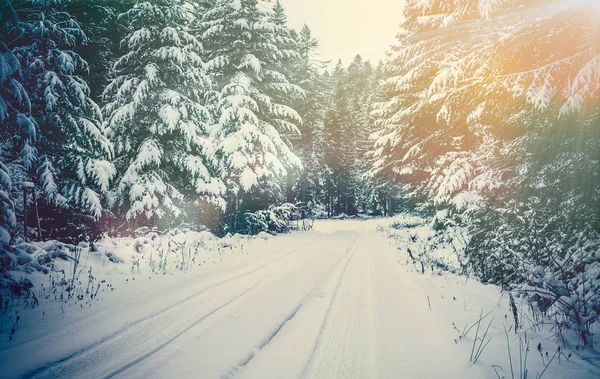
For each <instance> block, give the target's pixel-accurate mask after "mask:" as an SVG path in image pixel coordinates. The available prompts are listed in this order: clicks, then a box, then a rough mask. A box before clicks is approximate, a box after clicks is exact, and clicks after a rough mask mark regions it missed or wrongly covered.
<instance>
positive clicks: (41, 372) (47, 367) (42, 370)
mask: <svg viewBox="0 0 600 379" xmlns="http://www.w3.org/2000/svg"><path fill="white" fill-rule="evenodd" d="M320 238H321V237H317V238H315V239H313V240H311V241H310V242H308V243H306V244H303V245H301V246H299V247H296V248H294V249H292V250H290V251H288V252H286V253H284V254H281V255H279V256H277V257H275V258H272V259H270V260H268V261H267V262H265V263H263V264H261V265H259V266H257V267H255V268H253V269H251V270H249V271H246V272H244V273H242V274H238V275H235V276H233V277H231V278H228V279H226V280H222V281H219V282H217V283H214V284H212V285H209V286H208V287H205V288H203V289H201V290H199V291H198V292H196V293H194V294H192V295H190V296H188V297H186V298H184V299H182V300H180V301H178V302H176V303H175V304H172V305H171V306H169V307H167V308H163V309H162V310H160V311H158V312H155V313H153V314H150V315H148V316H146V317H143V318H141V319H139V320H137V321H134V322H132V323H129V324H126V325H125V326H123V327H122V328H120V329H118V330H117V331H115V332H113V333H111V334H109V335H108V336H105V337H104V338H102V339H100V340H99V341H96V342H94V343H93V344H91V345H88V346H87V347H85V348H83V349H81V350H78V351H76V352H74V353H72V354H69V355H67V356H66V357H64V358H61V359H58V360H54V361H52V362H49V363H46V364H44V365H43V366H41V367H38V368H37V369H34V370H31V371H29V372H26V373H25V374H23V375H22V377H26V378H34V377H44V376H45V374H46V373H48V372H49V371H52V370H55V369H56V368H58V367H60V366H65V365H68V364H69V362H71V361H74V360H76V359H79V358H81V357H83V356H86V355H87V354H89V353H90V352H92V351H96V350H98V349H100V348H101V347H102V346H106V345H108V344H110V343H111V342H112V341H114V340H116V339H117V338H119V337H122V336H123V335H125V334H127V332H128V330H132V329H134V328H136V327H139V326H141V325H142V324H144V323H147V322H149V321H151V320H153V319H155V318H158V317H160V316H162V315H164V314H165V313H166V312H169V311H172V310H173V309H174V308H178V307H181V306H183V305H185V304H187V303H189V302H190V301H192V300H194V299H196V298H198V297H200V296H201V295H203V294H205V293H206V292H208V291H211V290H214V289H216V288H219V287H222V286H224V285H226V284H228V283H231V282H235V281H237V280H240V279H243V278H245V277H248V276H250V275H252V274H254V273H256V272H258V271H259V270H262V269H264V268H266V267H268V266H270V265H272V264H274V263H276V262H277V261H280V260H282V259H284V258H286V257H288V256H289V255H291V254H293V253H295V252H298V251H300V250H302V249H304V248H306V247H308V246H310V245H312V244H314V243H315V242H316V241H318V240H319V239H320ZM262 281H264V278H263V279H262V280H261V282H262ZM257 285H258V284H257ZM257 285H256V286H257ZM256 286H253V287H252V288H254V287H256ZM247 292H249V291H246V293H247ZM232 302H233V301H230V302H229V303H228V304H226V305H224V306H223V307H225V306H227V305H229V304H231V303H232ZM223 307H220V308H223ZM217 311H218V310H215V311H214V312H212V313H211V314H213V313H215V312H217ZM207 317H208V316H207ZM198 323H199V322H198ZM198 323H196V324H195V325H197V324H198ZM187 330H189V328H188V329H187ZM187 330H186V331H187ZM181 334H183V333H181ZM181 334H180V335H181ZM180 335H179V336H180ZM173 340H174V339H173ZM171 342H172V341H171ZM166 345H168V343H167V344H164V346H162V347H161V348H164V347H165V346H166ZM159 350H160V349H156V351H159ZM156 351H155V352H156ZM155 352H154V353H155ZM148 356H149V355H148ZM146 358H147V356H146ZM136 360H137V359H136ZM140 361H141V360H137V362H136V363H139V362H140ZM128 367H131V365H130V366H128ZM112 375H116V374H112Z"/></svg>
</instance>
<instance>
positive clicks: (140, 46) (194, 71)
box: [104, 0, 224, 221]
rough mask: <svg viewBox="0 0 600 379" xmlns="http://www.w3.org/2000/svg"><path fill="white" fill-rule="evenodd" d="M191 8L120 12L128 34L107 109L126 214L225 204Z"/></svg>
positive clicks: (167, 213)
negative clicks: (191, 25) (197, 203)
mask: <svg viewBox="0 0 600 379" xmlns="http://www.w3.org/2000/svg"><path fill="white" fill-rule="evenodd" d="M191 9H193V8H191V7H190V4H189V3H187V2H185V1H179V0H161V1H153V2H140V3H137V4H136V5H135V6H134V7H133V8H132V9H131V10H128V11H127V12H125V13H123V14H121V15H120V16H119V21H120V22H122V23H123V24H125V25H127V26H128V27H129V33H128V34H127V36H126V37H125V38H124V39H123V41H122V47H123V49H124V50H125V53H124V55H123V56H121V57H120V58H119V60H118V61H117V62H116V63H115V66H114V72H115V78H114V80H112V82H111V83H110V84H109V85H108V86H107V88H106V90H105V92H104V96H105V98H106V99H107V100H108V101H109V102H108V104H107V105H106V107H105V109H104V112H105V114H106V116H107V125H108V128H109V136H110V138H111V140H112V141H113V143H114V145H115V152H116V156H117V158H116V161H115V164H116V166H117V169H118V183H117V189H116V200H117V203H118V204H119V205H121V206H123V207H124V208H123V211H124V213H125V215H126V217H127V219H133V218H138V217H140V216H143V217H145V218H147V219H149V220H152V221H156V220H158V219H174V218H177V217H179V216H182V215H183V216H185V215H186V214H188V215H189V214H190V213H192V212H191V211H194V210H195V209H196V208H195V205H194V202H195V201H197V199H198V198H200V199H202V200H205V201H208V202H212V203H214V204H216V205H217V206H220V207H223V206H224V204H223V200H222V197H221V196H222V193H223V192H224V188H223V184H222V182H221V181H220V180H219V179H218V178H217V175H218V161H217V159H216V153H215V149H214V147H213V144H212V135H211V130H212V128H211V122H210V114H209V113H210V112H209V109H208V108H207V107H206V106H205V99H206V97H207V94H208V93H209V91H210V86H211V83H210V79H209V77H208V76H207V75H206V72H205V64H204V62H203V60H202V58H201V55H200V54H201V52H202V46H201V44H200V41H199V40H198V39H197V38H196V37H195V36H193V35H192V34H190V32H189V29H188V27H189V23H190V21H191V18H192V13H190V10H191ZM192 214H193V213H192Z"/></svg>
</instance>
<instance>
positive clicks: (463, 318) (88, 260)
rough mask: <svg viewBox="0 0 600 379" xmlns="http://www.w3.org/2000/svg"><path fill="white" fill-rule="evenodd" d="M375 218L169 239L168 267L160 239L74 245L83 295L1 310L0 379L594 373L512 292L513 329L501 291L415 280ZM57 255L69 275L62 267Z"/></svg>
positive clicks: (589, 355)
mask: <svg viewBox="0 0 600 379" xmlns="http://www.w3.org/2000/svg"><path fill="white" fill-rule="evenodd" d="M382 223H384V224H389V223H391V220H369V221H356V220H347V221H317V223H316V224H315V230H314V231H311V232H298V233H292V234H290V235H285V236H278V237H267V236H265V235H263V236H260V237H258V238H246V237H241V236H234V237H230V238H228V239H225V240H216V239H213V238H211V237H209V236H207V235H198V234H195V235H188V236H187V237H186V236H177V237H175V238H174V241H177V242H178V244H177V245H176V244H175V242H171V247H172V248H173V249H176V248H177V249H179V250H178V251H179V253H176V252H173V253H171V258H169V259H170V261H168V262H166V263H165V264H164V265H163V261H164V256H165V254H164V251H163V254H162V257H161V258H160V259H159V257H157V254H158V253H157V252H158V251H161V248H160V246H166V245H168V241H167V242H166V241H158V242H157V241H156V239H154V240H153V239H151V238H150V239H138V240H131V239H124V240H122V241H116V240H106V241H103V242H102V243H101V244H99V246H97V249H96V250H97V251H96V252H95V253H92V252H88V250H87V249H85V250H84V251H82V258H81V261H82V262H83V263H82V265H81V266H83V267H79V268H78V269H77V271H76V274H77V273H81V274H77V275H78V277H79V281H81V290H80V292H78V296H79V297H74V298H71V299H67V300H65V298H64V294H57V293H54V292H52V291H50V290H47V289H44V287H42V286H41V285H42V284H43V283H44V282H46V288H47V287H48V285H49V283H48V280H49V277H50V275H43V274H42V273H36V274H35V275H39V276H38V277H36V278H34V279H35V280H34V282H36V283H38V284H37V285H36V287H35V288H34V292H35V291H37V292H35V293H37V294H38V295H37V298H38V299H39V302H40V305H39V306H38V307H35V308H33V309H23V307H20V306H16V305H15V306H13V307H12V308H11V309H9V310H7V311H6V313H5V314H4V315H2V316H3V317H4V321H2V322H4V323H10V322H14V320H16V317H17V312H18V317H19V321H18V326H19V328H18V331H16V332H15V333H14V334H13V337H12V340H9V336H8V334H6V333H3V334H0V377H7V378H11V377H20V376H29V377H47V378H50V377H52V378H55V377H60V378H69V377H72V378H82V377H90V378H96V377H112V376H115V377H123V378H142V377H144V378H145V377H150V378H155V377H156V378H163V377H202V378H230V377H240V378H293V377H306V378H497V377H505V378H513V377H515V378H522V377H524V375H523V372H524V371H525V369H526V370H528V374H527V377H529V378H534V377H535V378H537V377H538V376H539V375H540V374H542V373H543V376H542V377H543V378H563V377H573V378H575V377H577V378H595V377H598V376H599V375H600V368H598V367H600V359H599V357H598V354H597V353H596V352H595V351H593V350H589V349H588V350H583V349H577V348H572V349H569V348H567V347H562V349H561V352H560V354H559V353H557V352H558V346H557V345H556V343H555V342H554V340H553V339H551V338H550V339H549V336H551V335H552V331H551V330H550V328H549V327H544V326H539V325H538V326H533V324H536V323H534V322H533V321H532V320H529V319H528V317H529V316H528V315H529V313H528V310H527V307H526V305H525V304H521V303H520V302H519V299H517V303H518V304H517V306H518V309H519V317H520V319H521V321H520V322H521V323H522V324H523V326H522V327H521V328H519V329H518V333H515V332H514V320H513V314H512V312H511V309H510V307H509V299H508V296H507V295H503V294H501V293H500V291H499V289H498V288H497V287H494V286H485V285H482V284H481V283H478V282H477V281H475V280H473V279H470V280H467V279H466V278H464V277H460V276H457V275H455V274H451V273H449V272H443V271H440V270H438V269H437V268H436V269H432V268H431V267H426V270H425V273H424V274H423V273H422V269H423V268H422V267H420V266H417V265H414V264H413V263H412V261H411V260H410V259H409V257H408V255H407V253H406V251H405V250H406V248H407V247H410V246H407V245H406V243H407V242H406V241H403V242H402V246H396V242H397V241H396V240H395V239H390V238H386V234H385V232H386V230H387V228H386V227H384V228H381V227H378V225H379V224H382ZM413 228H415V226H414V225H410V223H409V224H407V226H406V231H407V232H408V234H410V233H411V232H410V230H412V229H413ZM420 228H423V226H422V225H421V226H420ZM382 231H383V232H382ZM419 233H420V234H421V235H424V234H423V233H425V231H424V230H423V229H422V230H420V231H419ZM136 241H140V242H138V243H136ZM188 241H195V242H188ZM199 241H201V242H199ZM127 245H129V246H127ZM111 246H112V247H111ZM136 246H137V247H136ZM109 248H111V249H113V250H114V251H110V252H109V251H108V250H109ZM177 254H179V255H177ZM444 254H446V255H447V252H446V253H444ZM109 256H110V257H112V260H110V259H108V257H109ZM150 256H152V259H150ZM84 257H85V258H84ZM114 260H117V261H119V260H122V261H123V262H122V263H115V262H113V261H114ZM182 262H183V263H182ZM61 264H62V265H64V269H65V271H66V272H65V274H64V276H65V277H66V278H69V277H70V275H72V274H71V273H69V271H68V270H69V267H71V269H73V267H72V262H70V261H64V262H63V263H61ZM69 265H70V266H69ZM90 267H91V268H92V271H91V274H90V273H89V270H90ZM35 275H34V276H35ZM90 288H91V290H90ZM94 291H95V295H94V296H90V292H91V293H94ZM61 295H62V296H63V300H62V301H61V300H60V296H61ZM55 298H56V299H57V300H55ZM480 315H483V316H485V315H487V317H485V318H484V320H483V321H482V322H481V323H479V328H478V327H477V320H478V319H480ZM7 320H8V321H7ZM490 322H491V324H490ZM488 325H489V329H488ZM486 329H488V331H487V333H485V331H486ZM505 329H506V330H507V332H505ZM484 334H485V337H484ZM476 336H477V338H476ZM507 340H508V343H509V344H510V348H507ZM488 341H489V342H488ZM525 341H528V342H527V343H528V346H529V351H528V352H527V354H525V353H526V344H527V343H526V342H525ZM474 342H475V343H474ZM482 342H483V343H482ZM538 344H541V345H538ZM479 346H481V347H482V348H479ZM484 346H485V347H484ZM538 347H539V350H538ZM509 351H510V353H511V355H510V360H509ZM520 351H521V354H520V353H519V352H520ZM478 352H479V353H481V354H478ZM526 355H527V359H525V356H526ZM472 356H478V359H477V362H476V363H472V362H471V361H472V360H474V359H471V357H472ZM552 357H554V359H552ZM550 360H552V362H551V364H550V365H549V366H548V368H547V370H546V371H545V372H544V368H545V366H546V364H547V363H548V362H549V361H550ZM511 361H512V372H513V373H514V376H513V374H511ZM496 373H497V374H496Z"/></svg>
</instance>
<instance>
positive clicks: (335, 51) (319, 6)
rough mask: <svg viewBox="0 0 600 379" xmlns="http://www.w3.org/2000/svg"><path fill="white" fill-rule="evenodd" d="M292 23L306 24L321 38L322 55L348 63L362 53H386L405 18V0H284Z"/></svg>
mask: <svg viewBox="0 0 600 379" xmlns="http://www.w3.org/2000/svg"><path fill="white" fill-rule="evenodd" d="M282 3H283V5H284V7H285V9H286V11H287V14H288V22H289V25H290V26H291V27H293V28H295V29H297V30H300V28H301V27H302V25H303V24H305V23H306V24H307V25H308V26H309V27H310V28H311V30H312V31H313V35H314V37H315V38H317V39H318V40H319V42H320V48H319V59H320V60H325V61H326V60H332V61H335V62H337V60H338V59H342V61H343V62H344V63H345V64H348V63H350V61H351V60H352V59H353V58H354V57H355V56H356V54H360V55H361V56H362V57H363V58H364V59H368V60H371V61H372V62H373V63H374V64H376V63H377V61H379V60H380V59H383V58H384V57H385V51H386V50H387V48H388V47H389V46H390V45H391V44H392V43H393V42H394V40H395V36H396V34H397V33H398V31H399V30H400V27H399V24H400V22H401V20H402V0H282Z"/></svg>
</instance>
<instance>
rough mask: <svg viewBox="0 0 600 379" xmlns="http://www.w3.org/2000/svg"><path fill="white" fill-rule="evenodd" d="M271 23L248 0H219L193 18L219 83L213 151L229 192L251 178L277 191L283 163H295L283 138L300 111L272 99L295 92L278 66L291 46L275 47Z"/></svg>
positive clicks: (250, 184)
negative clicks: (196, 21)
mask: <svg viewBox="0 0 600 379" xmlns="http://www.w3.org/2000/svg"><path fill="white" fill-rule="evenodd" d="M279 28H280V27H279V26H277V25H276V24H275V23H274V22H273V21H272V20H271V18H270V12H267V11H265V10H264V9H262V7H260V8H259V7H258V2H257V1H256V0H219V1H217V2H216V4H215V6H214V7H213V8H212V9H210V10H209V11H207V12H206V13H205V14H204V17H203V19H202V22H201V25H200V29H201V33H200V38H201V39H202V41H203V43H204V46H205V49H206V54H207V57H208V59H209V60H208V65H209V67H210V69H211V73H212V74H213V76H214V78H215V80H216V82H217V86H218V90H219V91H220V103H219V107H218V115H219V120H218V124H217V146H216V149H217V151H216V152H217V155H218V157H219V158H220V160H221V162H222V164H223V169H224V172H225V173H226V178H225V179H226V183H227V186H228V189H229V191H230V194H232V195H237V194H238V193H240V191H242V192H249V191H251V190H254V189H257V188H258V185H259V184H260V185H261V186H262V185H264V187H262V188H261V189H262V190H267V188H271V189H274V190H275V191H276V192H277V191H279V188H280V185H279V183H280V180H281V179H283V178H284V177H285V176H286V175H287V173H288V170H291V169H296V168H298V167H301V162H300V160H299V159H298V157H297V156H296V155H295V154H293V153H292V151H291V150H290V147H289V145H288V143H287V141H286V138H285V135H286V134H289V133H297V132H298V125H299V124H300V123H301V120H300V117H299V115H298V113H297V112H296V111H295V110H294V109H292V108H291V107H289V106H287V105H284V104H282V103H280V102H279V101H278V100H279V99H281V97H282V96H287V97H288V98H291V97H294V96H301V95H302V93H303V91H302V90H301V89H300V88H299V87H297V86H296V85H293V84H291V83H290V82H289V80H288V78H287V77H286V76H285V74H284V73H282V71H280V68H279V66H280V63H281V62H284V61H286V60H288V59H290V58H291V57H293V56H295V55H297V52H295V51H292V50H289V49H286V48H281V47H282V46H285V44H282V43H279V42H281V41H278V40H277V38H279V37H278V34H277V30H279Z"/></svg>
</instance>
